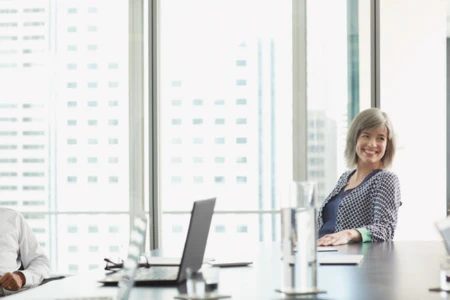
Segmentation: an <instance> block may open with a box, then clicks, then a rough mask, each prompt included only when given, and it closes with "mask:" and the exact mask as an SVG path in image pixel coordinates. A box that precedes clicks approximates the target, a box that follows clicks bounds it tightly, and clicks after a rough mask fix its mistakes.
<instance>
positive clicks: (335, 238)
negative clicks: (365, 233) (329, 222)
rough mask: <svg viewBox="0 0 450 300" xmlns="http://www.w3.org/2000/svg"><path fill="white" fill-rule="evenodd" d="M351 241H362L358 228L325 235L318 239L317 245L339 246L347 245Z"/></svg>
mask: <svg viewBox="0 0 450 300" xmlns="http://www.w3.org/2000/svg"><path fill="white" fill-rule="evenodd" d="M349 242H361V234H360V233H359V231H358V230H355V229H347V230H342V231H339V232H336V233H333V234H327V235H324V236H323V237H321V238H320V239H318V240H317V246H337V245H345V244H348V243H349Z"/></svg>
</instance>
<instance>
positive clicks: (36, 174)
mask: <svg viewBox="0 0 450 300" xmlns="http://www.w3.org/2000/svg"><path fill="white" fill-rule="evenodd" d="M128 8H129V4H128V1H113V2H110V1H100V0H98V1H97V0H94V1H58V0H51V1H31V2H30V1H21V0H13V1H1V2H0V28H1V29H0V82H1V93H0V135H1V136H2V139H1V141H0V152H1V155H0V176H1V185H0V206H1V207H6V208H12V209H16V210H18V211H20V212H22V213H24V215H25V217H26V218H27V220H28V222H29V224H30V225H31V226H32V229H33V232H34V233H35V234H36V235H37V237H38V240H39V242H40V244H41V245H42V246H43V247H44V249H45V251H46V252H47V253H48V254H49V257H50V258H51V262H52V269H53V270H52V271H54V272H58V273H76V272H80V271H85V270H89V269H97V268H102V267H103V265H102V259H103V257H105V256H113V257H115V256H119V255H120V254H121V251H123V248H124V245H126V244H127V242H128V228H129V220H128V219H129V218H128V212H129V207H130V204H129V175H128V173H129V161H130V159H129V150H128V148H129V143H128V138H129V125H128V123H129V120H128V104H129V98H128V93H129V90H128V69H129V62H128V61H129V57H128V56H129V55H128V43H129V37H130V34H129V26H128Z"/></svg>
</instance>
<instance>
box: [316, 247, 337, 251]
mask: <svg viewBox="0 0 450 300" xmlns="http://www.w3.org/2000/svg"><path fill="white" fill-rule="evenodd" d="M317 251H318V252H331V251H338V250H337V248H335V247H329V246H325V247H322V246H317Z"/></svg>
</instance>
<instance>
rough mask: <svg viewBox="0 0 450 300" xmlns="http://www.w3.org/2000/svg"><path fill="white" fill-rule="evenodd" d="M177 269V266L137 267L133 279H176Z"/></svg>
mask: <svg viewBox="0 0 450 300" xmlns="http://www.w3.org/2000/svg"><path fill="white" fill-rule="evenodd" d="M179 269H180V268H178V267H150V268H139V269H138V270H137V272H136V277H135V280H136V281H145V280H176V279H177V277H178V270H179Z"/></svg>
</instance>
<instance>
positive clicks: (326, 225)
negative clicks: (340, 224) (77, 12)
mask: <svg viewBox="0 0 450 300" xmlns="http://www.w3.org/2000/svg"><path fill="white" fill-rule="evenodd" d="M379 171H381V169H377V170H374V171H373V172H372V173H370V174H369V175H367V176H366V178H364V180H363V181H362V182H361V183H360V184H359V185H361V184H363V183H364V182H366V181H367V180H369V179H370V178H371V177H372V176H373V175H375V174H376V173H378V172H379ZM349 178H350V177H349ZM359 185H358V186H359ZM354 189H355V188H353V189H348V190H346V191H345V186H344V187H342V190H341V191H340V192H339V194H337V195H336V196H335V197H334V198H332V199H330V201H328V203H327V204H326V205H325V207H324V208H323V210H322V219H323V226H322V227H321V228H320V229H319V238H321V237H323V236H324V235H326V234H330V233H334V232H335V230H336V217H337V212H338V208H339V205H340V204H341V202H342V199H344V197H345V196H347V195H348V194H349V193H350V192H351V191H353V190H354Z"/></svg>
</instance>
